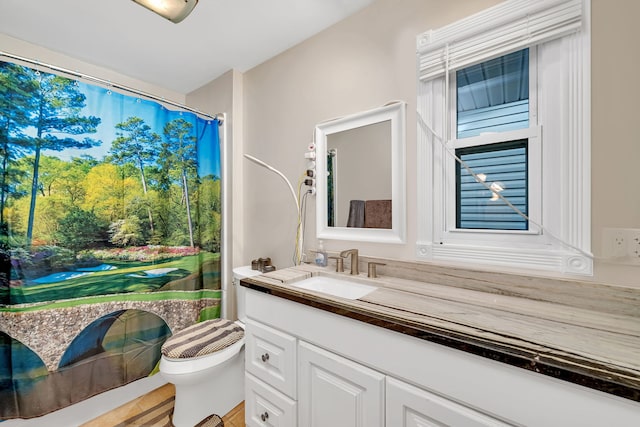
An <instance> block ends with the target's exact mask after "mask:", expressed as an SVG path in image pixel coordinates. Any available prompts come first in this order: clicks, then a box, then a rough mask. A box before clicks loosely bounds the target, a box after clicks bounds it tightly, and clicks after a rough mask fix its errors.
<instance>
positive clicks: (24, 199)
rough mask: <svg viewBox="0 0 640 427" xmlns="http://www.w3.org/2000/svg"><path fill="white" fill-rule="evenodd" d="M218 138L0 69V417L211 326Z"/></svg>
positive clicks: (104, 380) (114, 372)
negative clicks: (198, 326)
mask: <svg viewBox="0 0 640 427" xmlns="http://www.w3.org/2000/svg"><path fill="white" fill-rule="evenodd" d="M218 127H219V123H218V121H217V120H211V119H204V118H201V117H200V116H197V115H195V114H193V113H189V112H186V111H173V110H169V109H167V108H165V107H164V106H163V105H161V104H159V103H156V102H152V101H149V100H146V99H140V98H136V97H133V96H127V95H123V94H121V93H117V92H116V91H113V90H111V89H110V88H103V87H98V86H95V85H90V84H86V83H83V82H80V81H75V80H73V79H69V78H67V77H64V76H61V75H56V74H52V73H48V72H44V71H38V70H35V69H32V68H28V67H25V66H22V65H18V64H14V63H10V62H0V227H1V229H0V257H1V258H2V259H1V262H0V265H1V271H0V420H2V419H9V418H30V417H36V416H40V415H43V414H46V413H48V412H52V411H54V410H57V409H60V408H62V407H65V406H68V405H71V404H73V403H76V402H79V401H81V400H84V399H86V398H88V397H90V396H93V395H95V394H98V393H101V392H103V391H106V390H109V389H113V388H115V387H119V386H122V385H124V384H127V383H129V382H131V381H134V380H136V379H140V378H142V377H145V376H148V375H152V374H154V373H155V372H156V371H157V364H158V361H159V359H160V347H161V346H162V344H163V342H164V341H165V340H166V339H167V337H169V336H170V335H171V334H172V333H175V332H176V331H178V330H180V329H183V328H185V327H186V326H189V325H191V324H193V323H195V322H197V321H202V320H206V319H210V318H216V317H219V315H220V298H221V292H220V284H221V283H220V282H221V280H220V266H221V259H220V257H221V254H220V243H221V242H220V238H221V223H222V221H221V217H220V215H221V212H222V209H221V198H220V195H221V192H220V189H221V182H220V167H221V164H220V142H219V128H218Z"/></svg>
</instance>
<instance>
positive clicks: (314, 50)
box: [242, 0, 498, 267]
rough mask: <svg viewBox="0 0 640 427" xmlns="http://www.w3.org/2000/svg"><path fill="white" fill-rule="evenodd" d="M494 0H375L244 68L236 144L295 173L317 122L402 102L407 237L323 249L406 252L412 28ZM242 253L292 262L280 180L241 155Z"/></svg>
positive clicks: (311, 215) (309, 236) (411, 197)
mask: <svg viewBox="0 0 640 427" xmlns="http://www.w3.org/2000/svg"><path fill="white" fill-rule="evenodd" d="M496 3H498V1H497V0H493V1H491V0H474V1H468V0H457V1H447V2H442V1H438V0H403V1H402V2H398V1H394V0H379V1H377V2H376V3H374V4H373V5H372V6H370V7H368V8H366V9H364V10H362V11H361V12H359V13H357V14H355V15H354V16H352V17H350V18H348V19H346V20H344V21H342V22H340V23H338V24H336V25H334V26H333V27H331V28H330V29H328V30H326V31H324V32H322V33H320V34H319V35H317V36H315V37H313V38H311V39H309V40H307V41H305V42H304V43H301V44H299V45H297V46H295V47H294V48H292V49H290V50H288V51H287V52H285V53H283V54H281V55H279V56H277V57H275V58H272V59H271V60H269V61H267V62H265V63H263V64H262V65H260V66H257V67H255V68H254V69H252V70H250V71H248V72H246V73H245V79H244V89H245V96H244V101H245V104H244V119H245V124H246V125H245V135H244V137H245V149H246V151H247V152H248V153H250V154H253V155H255V156H257V157H259V158H261V159H263V160H264V161H266V162H267V163H269V164H271V165H272V166H274V167H276V168H278V169H280V170H281V171H282V172H283V173H284V174H285V175H286V176H287V177H288V178H289V180H291V181H292V182H294V183H295V182H297V181H298V177H299V175H300V174H301V173H302V172H303V170H304V168H305V165H306V161H305V159H304V157H303V156H304V152H305V151H306V147H307V145H308V143H309V142H310V141H311V140H312V136H313V129H314V126H315V124H316V123H320V122H322V121H325V120H328V119H331V118H335V117H340V116H344V115H347V114H351V113H356V112H358V111H362V110H368V109H371V108H374V107H379V106H382V105H384V104H386V103H387V102H389V101H393V100H403V101H406V102H407V104H408V107H407V112H408V114H407V141H408V144H407V177H408V181H407V196H408V197H407V199H408V210H409V214H408V218H407V219H408V223H407V224H408V241H407V242H408V243H407V244H406V245H380V244H364V243H361V242H346V241H326V242H325V249H328V250H339V249H345V248H349V247H357V248H359V249H360V251H361V252H362V253H363V254H367V255H372V256H386V257H392V258H401V259H410V260H412V259H414V258H415V257H414V246H415V245H414V243H413V242H414V241H415V235H416V231H415V229H416V216H415V212H416V205H415V193H416V186H415V182H413V181H414V180H413V179H412V178H414V177H415V176H416V165H415V161H412V160H413V159H415V156H416V145H415V140H416V120H415V115H414V114H412V112H413V111H416V53H415V51H416V49H415V45H416V36H417V35H418V34H419V33H421V32H424V31H426V30H428V29H430V28H438V27H440V26H442V25H445V24H447V23H449V22H452V21H454V20H456V19H460V18H463V17H464V16H467V15H469V14H471V13H474V12H477V11H479V10H482V9H484V8H486V7H488V6H491V5H493V4H496ZM245 177H246V180H245V182H246V183H247V187H246V188H245V191H244V194H245V213H246V215H245V233H246V238H247V242H246V248H247V250H246V251H245V252H244V257H243V260H242V261H243V262H245V263H246V262H249V261H250V260H251V259H252V258H256V257H258V256H270V257H271V258H272V259H273V261H274V263H275V264H276V265H277V266H278V267H285V266H290V265H292V255H293V251H294V243H295V228H296V212H295V208H294V205H293V202H292V200H291V196H289V195H288V194H287V189H286V187H285V186H284V184H283V182H281V181H280V179H279V178H278V177H277V176H276V175H275V174H273V173H270V172H268V171H266V170H265V169H262V168H258V167H256V166H254V165H246V164H245ZM306 218H307V232H306V234H305V236H306V241H307V244H306V247H307V248H314V247H315V245H316V241H315V200H311V202H310V203H309V204H308V207H307V216H306Z"/></svg>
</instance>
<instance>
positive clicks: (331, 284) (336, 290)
mask: <svg viewBox="0 0 640 427" xmlns="http://www.w3.org/2000/svg"><path fill="white" fill-rule="evenodd" d="M291 286H295V287H296V288H302V289H308V290H310V291H316V292H323V293H325V294H329V295H333V296H336V297H341V298H346V299H358V298H362V297H363V296H365V295H367V294H369V293H371V292H373V291H375V290H376V287H375V286H369V285H365V284H362V283H356V282H350V281H348V280H342V279H335V278H333V277H325V276H314V277H310V278H308V279H304V280H301V281H299V282H294V283H292V284H291Z"/></svg>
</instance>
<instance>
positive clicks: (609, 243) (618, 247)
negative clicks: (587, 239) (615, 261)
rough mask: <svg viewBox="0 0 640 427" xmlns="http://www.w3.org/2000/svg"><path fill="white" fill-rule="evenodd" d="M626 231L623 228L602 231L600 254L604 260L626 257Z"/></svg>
mask: <svg viewBox="0 0 640 427" xmlns="http://www.w3.org/2000/svg"><path fill="white" fill-rule="evenodd" d="M626 231H627V230H625V229H623V228H605V229H604V230H603V232H602V243H603V248H602V249H603V250H602V253H603V256H604V257H605V258H624V257H626V256H627V254H628V252H629V251H628V249H627V232H626ZM639 234H640V233H639Z"/></svg>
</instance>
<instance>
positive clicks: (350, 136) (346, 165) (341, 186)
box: [327, 120, 392, 228]
mask: <svg viewBox="0 0 640 427" xmlns="http://www.w3.org/2000/svg"><path fill="white" fill-rule="evenodd" d="M327 153H328V154H327V204H328V207H327V209H328V211H327V215H328V219H327V220H328V225H329V227H355V228H365V227H366V228H391V222H392V220H391V215H392V214H391V120H385V121H383V122H380V123H374V124H370V125H366V126H361V127H358V128H354V129H349V130H346V131H344V132H336V133H334V134H331V135H328V136H327ZM374 203H375V204H378V205H388V209H379V210H377V211H373V210H372V206H373V204H374ZM366 204H368V205H369V209H367V207H366ZM365 212H368V213H369V215H367V216H366V219H365V215H364V214H365ZM375 214H377V215H375Z"/></svg>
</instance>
